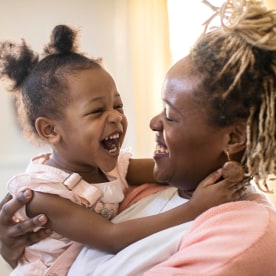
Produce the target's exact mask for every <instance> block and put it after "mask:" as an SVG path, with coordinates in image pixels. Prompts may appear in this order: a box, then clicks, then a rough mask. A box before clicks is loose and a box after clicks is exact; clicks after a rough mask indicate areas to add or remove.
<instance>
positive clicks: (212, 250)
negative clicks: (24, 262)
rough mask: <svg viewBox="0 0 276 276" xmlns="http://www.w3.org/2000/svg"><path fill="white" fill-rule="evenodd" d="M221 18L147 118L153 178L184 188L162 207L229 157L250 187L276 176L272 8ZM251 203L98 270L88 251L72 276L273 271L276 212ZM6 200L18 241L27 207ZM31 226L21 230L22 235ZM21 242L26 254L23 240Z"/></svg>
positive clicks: (212, 214) (166, 234) (232, 8)
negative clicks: (15, 218)
mask: <svg viewBox="0 0 276 276" xmlns="http://www.w3.org/2000/svg"><path fill="white" fill-rule="evenodd" d="M217 13H218V14H219V15H220V16H221V22H222V26H220V27H219V28H215V29H210V30H207V31H206V33H205V34H203V35H202V36H201V37H200V38H199V39H198V41H197V42H196V43H195V45H194V47H193V48H192V50H191V52H190V54H189V55H188V56H187V57H185V58H184V59H182V60H180V61H179V62H178V63H176V64H175V65H174V66H173V67H172V68H171V69H170V70H169V72H168V73H167V76H166V79H165V82H164V87H163V90H162V100H163V103H164V109H163V111H162V112H161V113H160V114H159V115H157V116H156V117H154V118H153V119H152V121H151V128H152V129H153V130H154V131H155V132H156V134H157V135H156V142H157V148H156V151H155V154H154V159H155V168H154V175H155V177H156V179H157V180H159V181H164V182H165V181H167V182H169V183H170V184H171V185H172V186H175V187H176V188H177V190H178V194H173V193H172V196H171V198H168V200H167V201H166V205H168V204H170V203H171V202H172V201H175V200H177V199H178V198H179V195H180V197H182V198H190V196H191V194H192V192H193V190H194V189H195V188H196V186H197V183H199V181H200V180H201V179H203V178H204V177H205V176H206V175H207V174H209V173H210V172H212V171H214V170H215V169H217V168H219V167H223V166H224V164H225V163H226V164H228V165H229V160H230V164H231V165H233V167H234V171H239V172H240V167H239V166H238V164H237V163H235V162H234V161H236V162H238V163H241V164H242V166H243V168H244V181H249V180H250V179H251V178H253V179H254V181H255V182H256V184H257V186H258V187H259V188H260V189H262V190H265V191H269V187H268V186H267V182H268V180H269V175H270V174H273V173H275V156H276V152H275V151H276V141H275V139H276V118H275V116H276V115H275V114H276V113H275V99H276V73H275V72H276V30H275V22H276V12H275V11H267V10H266V9H265V8H264V6H263V4H262V2H261V1H259V0H246V1H245V0H244V1H242V0H232V1H230V0H229V1H227V2H226V3H225V4H224V5H223V6H222V7H221V8H220V9H219V10H218V11H217ZM173 189H175V188H170V190H173ZM175 191H176V190H175ZM163 192H164V191H163ZM163 192H160V193H159V194H158V195H156V197H152V198H155V199H156V198H157V197H161V193H163ZM152 198H151V199H152ZM246 199H247V200H246V201H238V202H232V203H227V204H223V205H220V206H218V207H215V208H212V209H210V210H208V211H206V212H205V213H204V214H202V215H201V216H200V217H198V218H197V219H196V220H195V221H194V222H193V223H190V224H189V226H188V227H186V228H185V227H184V226H183V225H180V226H177V227H174V228H170V229H168V230H165V231H162V232H160V233H158V234H157V235H153V236H150V237H148V238H147V239H145V240H142V241H141V242H138V243H136V244H134V245H132V246H130V247H128V248H127V249H125V250H123V251H121V252H119V253H118V254H117V255H115V256H113V257H111V256H107V257H106V256H105V257H104V258H102V259H101V260H102V261H100V262H98V266H91V263H89V259H88V257H91V256H94V255H93V254H92V253H88V252H84V251H83V252H82V253H81V254H80V255H79V257H78V259H77V260H76V262H75V265H73V267H72V269H71V275H74V273H77V272H80V274H81V275H85V274H82V273H86V275H99V274H100V273H102V274H103V273H104V275H117V274H120V275H130V274H132V275H133V274H134V275H139V274H142V273H143V272H145V271H146V272H145V275H157V274H159V275H242V276H244V275H275V273H276V264H275V261H274V259H273V258H274V256H275V254H276V249H275V246H274V245H275V243H276V237H275V234H274V229H275V227H276V213H275V210H274V208H273V207H272V206H271V205H270V204H269V203H268V202H267V201H266V200H265V198H264V197H263V196H262V195H261V194H256V193H255V194H251V195H249V196H248V197H247V198H246ZM144 203H145V202H143V206H144V207H145V206H146V207H147V206H149V205H145V204H144ZM8 204H9V205H6V206H8V208H7V207H6V208H7V209H4V210H8V211H6V212H2V214H1V215H0V222H1V229H0V233H2V240H5V238H4V237H3V235H4V234H6V233H8V232H7V231H8V229H11V230H10V231H14V232H15V233H12V234H9V236H10V237H16V235H20V233H19V232H20V231H15V230H14V229H15V227H10V228H7V227H5V225H3V222H5V221H9V219H10V216H11V214H13V212H14V210H15V209H17V207H18V205H23V203H16V201H13V202H10V203H8ZM133 206H134V207H137V205H133ZM134 207H133V209H135V208H134ZM119 216H120V215H119ZM36 221H37V219H36V220H33V222H36ZM6 224H7V223H6ZM30 225H31V222H30V221H29V222H25V224H19V226H21V227H22V231H23V232H25V231H26V230H29V229H33V227H31V226H30ZM184 228H185V229H184ZM24 237H25V236H24ZM160 237H161V239H160ZM10 240H11V239H9V241H10ZM17 242H18V243H17V245H18V247H17V248H18V250H19V251H20V250H21V252H22V250H23V249H22V243H24V238H23V239H20V240H18V241H17ZM20 243H21V246H20ZM13 244H14V243H13ZM164 244H166V245H164ZM4 247H5V246H4ZM2 252H3V249H2ZM90 252H91V251H90ZM4 254H5V252H4ZM131 254H132V255H131ZM11 255H12V254H10V255H9V256H11ZM160 255H161V257H159V256H160ZM5 256H6V257H7V259H11V257H9V256H8V254H6V255H5ZM126 256H128V258H126ZM96 257H97V256H96ZM132 258H133V259H134V260H135V261H133V262H132V261H131V260H132ZM141 259H144V263H145V262H146V265H145V264H141V263H142V261H141ZM85 264H87V266H85ZM93 265H95V264H93ZM84 266H85V268H84ZM141 267H142V268H141ZM82 268H83V270H82ZM75 275H76V274H75Z"/></svg>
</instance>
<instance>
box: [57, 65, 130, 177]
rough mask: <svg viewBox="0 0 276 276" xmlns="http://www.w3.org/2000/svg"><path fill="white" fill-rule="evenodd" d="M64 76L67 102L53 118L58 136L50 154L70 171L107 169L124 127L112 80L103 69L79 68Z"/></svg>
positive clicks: (117, 152) (123, 118)
mask: <svg viewBox="0 0 276 276" xmlns="http://www.w3.org/2000/svg"><path fill="white" fill-rule="evenodd" d="M67 80H68V88H69V92H68V93H69V95H70V103H69V105H68V106H67V107H66V108H65V110H64V117H63V119H62V120H60V121H58V122H57V124H58V126H59V129H60V133H61V137H62V138H61V142H60V143H59V145H57V147H56V151H54V154H55V155H57V154H59V155H60V156H59V158H61V159H62V160H63V161H62V162H64V163H66V164H63V165H64V167H66V168H67V169H69V170H71V171H74V172H83V171H89V170H91V167H97V168H100V169H101V170H102V171H105V172H108V171H110V170H112V169H113V168H114V167H115V165H116V162H117V158H118V155H119V151H120V147H121V145H122V143H123V140H124V136H125V133H126V129H127V119H126V116H125V115H124V112H123V104H122V100H121V97H120V95H119V93H118V91H117V88H116V85H115V83H114V80H113V79H112V77H111V76H110V75H109V74H108V73H107V72H106V71H105V70H103V69H94V70H91V69H90V70H82V71H79V72H77V73H74V74H73V75H70V76H69V77H68V78H67Z"/></svg>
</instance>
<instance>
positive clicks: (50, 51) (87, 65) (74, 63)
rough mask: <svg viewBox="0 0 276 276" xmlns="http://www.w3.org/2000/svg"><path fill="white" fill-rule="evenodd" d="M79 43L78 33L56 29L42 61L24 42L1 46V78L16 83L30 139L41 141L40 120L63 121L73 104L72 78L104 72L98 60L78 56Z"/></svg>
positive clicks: (26, 131) (16, 90)
mask: <svg viewBox="0 0 276 276" xmlns="http://www.w3.org/2000/svg"><path fill="white" fill-rule="evenodd" d="M75 39H76V32H75V31H74V30H72V29H71V28H69V27H68V26H65V25H58V26H56V27H55V28H54V29H53V31H52V34H51V41H50V43H49V44H48V45H46V47H45V49H44V53H43V58H42V59H41V60H39V56H38V55H37V54H35V53H34V52H33V51H32V50H31V49H30V47H28V46H27V45H26V43H25V41H24V40H22V43H21V44H14V43H11V42H9V41H5V42H3V43H1V44H0V77H1V78H2V77H8V79H10V80H11V81H13V85H12V87H11V89H10V91H13V92H16V96H17V107H18V118H19V120H20V122H21V124H22V127H23V130H24V133H25V135H26V136H28V137H29V138H39V137H38V134H37V132H36V128H35V121H36V119H37V118H38V117H40V116H44V117H48V118H52V119H60V118H62V114H63V110H64V108H65V107H66V106H67V105H68V103H69V101H70V95H69V93H68V87H67V77H68V75H70V74H74V73H75V72H78V71H79V70H87V69H97V68H101V65H100V64H99V62H98V60H94V59H90V58H88V57H86V56H84V55H82V54H80V53H77V52H76V45H75V44H76V41H75Z"/></svg>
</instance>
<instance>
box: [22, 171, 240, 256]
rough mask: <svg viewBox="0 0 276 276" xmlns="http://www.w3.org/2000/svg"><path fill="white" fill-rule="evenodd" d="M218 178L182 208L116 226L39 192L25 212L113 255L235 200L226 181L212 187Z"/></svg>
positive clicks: (209, 179)
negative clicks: (143, 239) (161, 231)
mask: <svg viewBox="0 0 276 276" xmlns="http://www.w3.org/2000/svg"><path fill="white" fill-rule="evenodd" d="M220 177H221V171H217V172H216V173H213V174H211V175H210V176H209V177H207V178H206V179H205V180H203V181H202V183H201V184H200V185H199V187H198V189H197V191H196V192H195V193H194V195H193V197H192V198H191V200H190V201H189V202H187V203H186V204H183V205H181V206H179V207H177V208H174V209H172V210H170V211H167V212H164V213H162V214H158V215H154V216H150V217H145V218H139V219H134V220H129V221H126V222H122V223H118V224H113V223H112V222H110V221H109V220H107V219H105V218H103V217H101V216H100V215H98V214H96V213H95V212H91V210H89V209H86V208H84V207H82V206H79V205H77V204H74V203H72V202H71V201H69V200H67V199H63V198H60V197H59V196H57V195H52V194H44V193H39V192H34V196H33V199H32V201H31V202H30V203H29V204H28V208H27V211H28V214H29V215H30V216H35V215H37V214H42V213H43V214H46V215H47V217H48V218H49V227H51V229H53V231H56V232H58V233H60V234H61V235H63V236H66V237H68V238H69V239H72V240H75V241H78V242H80V243H83V244H85V245H86V246H88V247H94V248H97V249H100V250H103V251H107V252H110V253H116V252H118V251H119V250H121V249H123V248H124V247H126V246H128V245H129V244H131V243H133V242H135V241H137V240H139V239H142V238H144V237H146V236H148V235H151V234H153V233H155V232H158V231H160V230H163V229H165V228H168V227H171V226H175V225H177V224H180V223H183V222H187V221H190V220H193V219H194V218H195V217H197V216H198V215H199V214H201V213H202V212H204V211H205V210H207V209H209V208H210V207H212V206H216V205H218V204H220V203H224V202H228V201H231V200H236V199H237V189H236V188H235V187H233V183H232V184H231V187H229V183H228V182H227V181H226V180H222V181H220V182H218V183H216V184H214V183H215V182H216V181H217V180H218V179H219V178H220ZM241 189H242V188H240V189H238V190H241ZM239 192H240V191H239Z"/></svg>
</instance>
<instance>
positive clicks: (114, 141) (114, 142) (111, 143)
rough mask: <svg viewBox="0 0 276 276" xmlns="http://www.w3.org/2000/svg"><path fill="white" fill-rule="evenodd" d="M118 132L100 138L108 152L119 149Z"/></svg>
mask: <svg viewBox="0 0 276 276" xmlns="http://www.w3.org/2000/svg"><path fill="white" fill-rule="evenodd" d="M119 138H120V133H114V134H112V135H110V136H107V137H105V138H104V139H103V140H102V144H103V147H104V148H105V149H106V150H107V151H108V152H109V153H114V152H116V151H118V150H120V147H121V145H120V140H119Z"/></svg>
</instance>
